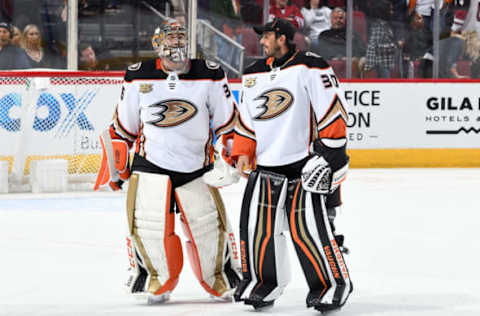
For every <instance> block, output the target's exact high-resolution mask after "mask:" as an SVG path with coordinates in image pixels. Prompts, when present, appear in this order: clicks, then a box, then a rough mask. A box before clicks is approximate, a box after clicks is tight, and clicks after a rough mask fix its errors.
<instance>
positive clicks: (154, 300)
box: [147, 292, 170, 305]
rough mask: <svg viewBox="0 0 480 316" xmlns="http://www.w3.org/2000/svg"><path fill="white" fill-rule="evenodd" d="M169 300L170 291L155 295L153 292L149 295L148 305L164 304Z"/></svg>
mask: <svg viewBox="0 0 480 316" xmlns="http://www.w3.org/2000/svg"><path fill="white" fill-rule="evenodd" d="M169 300H170V292H166V293H163V294H160V295H153V294H149V295H147V304H148V305H157V304H164V303H165V302H167V301H169Z"/></svg>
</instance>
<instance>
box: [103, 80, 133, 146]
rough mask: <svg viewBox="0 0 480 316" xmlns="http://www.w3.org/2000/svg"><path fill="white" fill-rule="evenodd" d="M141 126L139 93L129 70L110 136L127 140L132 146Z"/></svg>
mask: <svg viewBox="0 0 480 316" xmlns="http://www.w3.org/2000/svg"><path fill="white" fill-rule="evenodd" d="M139 127H140V109H139V93H138V89H137V88H136V85H135V83H134V82H133V80H131V79H130V78H129V75H128V72H127V74H126V75H125V80H124V82H123V85H122V90H121V92H120V100H119V102H118V104H117V108H116V110H115V114H114V116H113V121H112V123H111V125H110V136H111V137H112V139H123V140H125V141H126V142H127V143H128V145H129V147H131V146H132V144H133V142H135V140H136V138H137V135H138V131H139Z"/></svg>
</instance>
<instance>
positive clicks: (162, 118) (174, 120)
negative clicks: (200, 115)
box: [147, 100, 197, 127]
mask: <svg viewBox="0 0 480 316" xmlns="http://www.w3.org/2000/svg"><path fill="white" fill-rule="evenodd" d="M149 108H159V111H158V112H155V113H153V114H152V115H153V116H156V117H158V119H155V120H151V121H148V122H147V123H149V124H152V125H155V126H158V127H171V126H177V125H179V124H181V123H183V122H185V121H187V120H189V119H191V118H192V117H193V116H195V114H196V113H197V108H196V107H195V105H193V104H192V103H190V102H188V101H185V100H166V101H161V102H158V103H155V104H152V105H150V106H149Z"/></svg>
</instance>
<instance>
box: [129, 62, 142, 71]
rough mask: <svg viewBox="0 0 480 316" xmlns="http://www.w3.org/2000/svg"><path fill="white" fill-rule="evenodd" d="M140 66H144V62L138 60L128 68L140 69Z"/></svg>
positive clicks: (131, 69) (132, 69)
mask: <svg viewBox="0 0 480 316" xmlns="http://www.w3.org/2000/svg"><path fill="white" fill-rule="evenodd" d="M140 67H142V62H138V63H136V64H133V65H130V66H128V68H127V69H128V70H130V71H137V70H138V69H140Z"/></svg>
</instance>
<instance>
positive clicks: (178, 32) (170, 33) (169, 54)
mask: <svg viewBox="0 0 480 316" xmlns="http://www.w3.org/2000/svg"><path fill="white" fill-rule="evenodd" d="M187 43H188V41H187V30H186V29H185V26H184V25H183V24H181V23H179V22H178V21H176V20H169V21H166V22H165V23H163V24H161V25H160V26H159V27H157V28H156V29H155V33H154V35H153V37H152V46H153V48H154V49H155V51H156V52H157V53H158V56H160V58H167V59H169V60H170V61H172V62H174V63H177V64H182V63H185V62H186V60H187Z"/></svg>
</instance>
